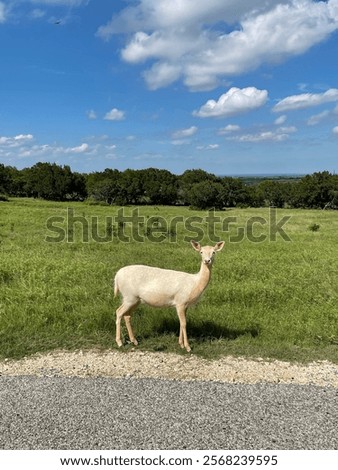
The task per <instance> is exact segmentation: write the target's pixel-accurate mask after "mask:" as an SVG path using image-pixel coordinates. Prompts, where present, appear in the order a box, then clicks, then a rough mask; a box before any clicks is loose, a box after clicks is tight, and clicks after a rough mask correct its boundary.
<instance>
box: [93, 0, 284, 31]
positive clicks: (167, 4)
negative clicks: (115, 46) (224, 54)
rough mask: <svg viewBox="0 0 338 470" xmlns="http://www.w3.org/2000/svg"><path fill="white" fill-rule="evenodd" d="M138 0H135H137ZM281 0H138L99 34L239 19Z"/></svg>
mask: <svg viewBox="0 0 338 470" xmlns="http://www.w3.org/2000/svg"><path fill="white" fill-rule="evenodd" d="M135 3H136V2H135ZM278 3H285V1H283V0H282V1H281V0H249V1H248V0H227V1H226V2H225V1H224V0H209V1H208V2H196V1H192V0H171V1H168V0H139V1H138V4H137V5H136V6H132V7H127V8H125V9H124V10H122V12H121V13H119V14H118V15H114V16H113V17H112V20H111V21H110V22H108V23H107V24H106V25H105V26H101V27H100V28H99V30H98V35H99V36H101V37H102V38H104V39H109V38H110V37H111V36H112V35H113V34H120V33H132V32H134V31H139V30H143V31H144V30H146V31H149V30H156V29H158V28H163V29H167V28H169V29H170V28H181V27H189V26H190V27H191V26H195V25H200V24H213V23H215V22H218V21H224V22H226V23H228V24H232V23H235V22H236V21H239V20H240V19H241V17H243V15H246V14H247V13H248V11H250V10H255V11H257V12H259V11H264V10H266V9H268V8H269V7H271V6H273V5H276V4H278Z"/></svg>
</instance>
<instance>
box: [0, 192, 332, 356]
mask: <svg viewBox="0 0 338 470" xmlns="http://www.w3.org/2000/svg"><path fill="white" fill-rule="evenodd" d="M118 210H119V208H117V207H108V206H93V205H88V204H86V203H52V202H44V201H35V200H29V199H11V200H10V202H7V203H6V202H4V203H0V357H1V358H5V357H22V356H24V355H29V354H32V353H35V352H38V351H40V352H43V351H50V350H52V349H55V348H68V349H79V348H82V349H88V348H94V347H95V348H100V349H107V348H116V346H115V342H114V335H115V310H116V308H117V306H118V305H119V299H114V297H113V294H112V288H111V286H112V279H113V277H114V274H115V272H116V271H117V270H118V269H119V268H120V267H122V266H124V265H126V264H141V263H144V264H149V265H154V266H159V267H165V268H171V269H178V270H184V271H188V272H197V271H198V269H199V264H200V259H199V256H198V254H197V253H196V252H195V251H194V250H193V249H192V248H191V246H190V244H189V242H188V240H190V239H191V238H195V239H196V238H198V236H199V235H200V236H201V235H204V238H203V242H204V243H205V244H210V240H209V239H208V238H209V235H210V234H209V235H208V228H209V230H210V223H209V224H208V222H207V221H206V216H208V213H207V212H202V211H192V210H189V208H181V207H140V208H138V212H137V217H138V218H139V219H138V220H137V226H135V224H134V228H133V229H132V227H131V224H130V223H126V221H123V220H122V221H121V220H120V221H117V219H116V218H115V217H116V215H117V214H118ZM132 211H135V208H133V207H128V208H125V209H124V214H127V215H130V214H132ZM135 214H136V212H134V216H135ZM215 216H218V217H220V219H221V222H219V223H218V222H217V224H215V235H217V236H218V237H219V239H224V240H225V241H226V245H225V248H224V249H223V251H222V252H220V253H217V259H216V262H215V265H214V268H213V275H212V279H211V282H210V284H209V286H208V289H207V291H206V292H205V293H204V295H203V297H202V299H201V301H200V302H199V304H198V305H197V306H196V307H194V308H191V309H190V310H189V311H188V327H187V329H188V337H189V339H190V344H191V346H192V352H193V353H195V354H199V355H203V356H204V357H208V358H212V357H217V356H220V355H230V354H231V355H235V356H237V355H241V356H242V355H245V356H251V357H265V358H279V359H286V360H291V361H302V362H304V361H305V362H307V361H312V360H317V359H328V360H330V361H333V362H336V363H338V213H337V212H333V211H310V210H278V211H277V214H271V213H270V212H269V209H232V210H228V211H223V212H216V213H215ZM290 216H291V218H290V219H289V220H288V221H287V222H285V224H284V225H283V227H282V228H283V230H284V235H283V236H281V233H276V234H275V235H274V230H273V226H274V222H273V218H274V217H276V223H278V221H280V220H281V219H282V218H283V217H290ZM51 217H52V219H51ZM67 217H68V224H67ZM76 217H77V219H76ZM107 217H108V218H107ZM175 217H176V219H175ZM178 217H180V218H181V219H177V218H178ZM192 217H194V218H192ZM229 217H231V219H227V218H229ZM264 221H266V223H265V222H264ZM170 222H171V223H170ZM222 224H223V226H222ZM314 224H317V225H318V226H319V227H317V230H316V227H315V226H314ZM97 227H98V235H96V234H95V232H96V228H97ZM161 227H162V229H161ZM310 227H312V230H311V229H310ZM154 230H156V232H154ZM160 230H162V231H164V233H162V232H161V231H160ZM159 236H161V237H162V238H163V241H161V242H160V243H159V242H157V243H156V242H155V241H154V239H155V238H156V237H159ZM48 237H49V239H48ZM98 237H101V240H98ZM104 237H106V240H105V241H104V240H103V238H104ZM67 238H68V240H67ZM122 238H125V239H126V240H127V239H128V238H129V241H123V240H122ZM132 238H134V240H132ZM135 238H137V240H135ZM284 238H286V239H288V240H289V241H287V240H285V239H284ZM133 325H134V331H135V334H136V337H137V338H138V340H139V346H138V348H139V349H145V350H152V351H174V352H177V353H179V354H186V353H185V352H184V351H181V350H180V348H179V346H178V338H177V335H178V330H179V323H178V319H177V317H176V312H175V310H174V309H152V308H149V307H147V306H145V305H142V306H140V307H139V308H138V309H137V311H136V312H135V314H134V316H133ZM124 336H125V340H126V339H127V338H126V332H125V330H124ZM130 348H131V346H130V345H128V344H127V345H126V346H124V348H123V350H125V351H128V350H129V349H130Z"/></svg>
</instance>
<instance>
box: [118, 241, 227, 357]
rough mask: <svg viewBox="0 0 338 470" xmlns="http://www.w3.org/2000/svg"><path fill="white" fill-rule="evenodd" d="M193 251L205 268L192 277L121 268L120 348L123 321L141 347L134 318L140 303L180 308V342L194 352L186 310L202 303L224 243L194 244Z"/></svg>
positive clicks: (166, 271)
mask: <svg viewBox="0 0 338 470" xmlns="http://www.w3.org/2000/svg"><path fill="white" fill-rule="evenodd" d="M191 244H192V246H193V248H194V249H195V250H196V251H199V252H200V254H201V257H202V262H201V268H200V270H199V272H198V273H197V274H189V273H185V272H182V271H173V270H171V269H161V268H155V267H151V266H144V265H132V266H125V267H124V268H121V269H120V270H119V271H118V272H117V273H116V276H115V280H114V286H115V288H114V294H115V296H116V295H117V294H118V293H119V292H120V293H121V294H122V298H123V301H122V305H121V306H120V307H119V308H118V309H117V310H116V343H117V345H118V346H119V347H120V346H122V341H121V318H122V317H123V318H124V320H125V323H126V326H127V330H128V335H129V338H130V341H131V342H132V343H133V344H135V346H137V344H138V343H137V340H136V338H135V336H134V333H133V330H132V328H131V323H130V317H131V314H132V312H133V310H134V309H135V308H136V307H137V306H138V304H139V303H140V302H142V303H146V304H148V305H150V306H152V307H169V306H172V307H176V311H177V315H178V318H179V321H180V335H179V340H178V343H179V345H180V346H181V348H185V349H186V350H187V351H188V352H189V351H190V350H191V349H190V346H189V342H188V337H187V330H186V311H187V308H188V307H189V306H190V305H193V304H194V303H196V302H197V301H198V299H199V298H200V296H201V295H202V293H203V291H204V290H205V288H206V287H207V285H208V283H209V281H210V275H211V266H212V262H213V257H214V254H215V252H216V251H220V250H221V249H222V248H223V246H224V242H223V241H222V242H218V243H216V245H215V246H204V247H201V245H200V244H199V243H197V242H195V241H193V240H192V241H191Z"/></svg>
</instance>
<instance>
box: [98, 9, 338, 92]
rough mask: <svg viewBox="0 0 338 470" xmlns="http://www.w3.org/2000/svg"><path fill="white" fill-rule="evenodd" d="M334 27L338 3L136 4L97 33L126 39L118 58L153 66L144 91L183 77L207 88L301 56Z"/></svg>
mask: <svg viewBox="0 0 338 470" xmlns="http://www.w3.org/2000/svg"><path fill="white" fill-rule="evenodd" d="M213 26H215V27H213ZM337 29H338V0H328V1H327V2H324V1H320V2H318V1H314V0H250V1H249V0H228V1H226V2H225V1H224V0H209V1H208V2H194V1H192V0H172V1H170V2H169V1H168V0H137V1H136V2H134V6H128V7H126V8H125V9H123V10H122V12H120V13H119V14H117V15H114V16H113V18H112V20H111V21H110V22H109V23H108V24H107V25H105V26H101V27H100V28H99V30H98V35H99V36H101V37H102V38H103V39H106V40H108V39H109V38H110V37H111V36H112V35H113V34H126V38H127V39H126V41H127V42H126V44H125V47H124V48H123V49H122V58H123V60H125V61H127V62H129V63H132V64H134V63H140V62H141V63H143V62H145V61H147V60H151V61H152V62H153V65H152V67H151V68H150V69H148V70H146V71H145V72H144V73H143V76H144V78H145V80H146V82H147V84H148V86H149V88H151V89H156V88H159V87H164V86H168V85H169V84H171V83H173V82H174V81H176V80H178V79H179V78H182V79H183V80H184V83H185V84H186V85H187V86H188V87H189V88H190V89H192V90H208V89H212V88H214V87H215V86H217V85H218V84H219V81H220V79H221V78H222V77H228V76H234V75H239V74H243V73H246V72H248V71H250V70H254V69H256V68H257V67H259V66H260V65H262V64H265V63H276V62H280V61H284V60H287V59H288V58H289V57H293V56H296V55H299V54H303V53H304V52H306V51H307V50H308V49H309V48H311V47H312V46H314V45H315V44H318V43H320V42H322V41H324V40H325V39H326V38H328V36H329V35H330V34H332V33H333V32H335V31H336V30H337Z"/></svg>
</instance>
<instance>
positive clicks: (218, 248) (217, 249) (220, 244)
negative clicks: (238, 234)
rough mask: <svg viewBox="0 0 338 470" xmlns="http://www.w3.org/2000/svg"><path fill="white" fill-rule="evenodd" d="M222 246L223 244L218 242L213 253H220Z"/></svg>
mask: <svg viewBox="0 0 338 470" xmlns="http://www.w3.org/2000/svg"><path fill="white" fill-rule="evenodd" d="M224 244H225V242H218V243H216V245H215V247H214V250H215V251H221V250H222V248H223V247H224Z"/></svg>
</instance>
